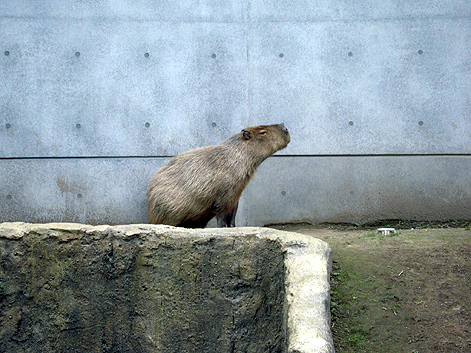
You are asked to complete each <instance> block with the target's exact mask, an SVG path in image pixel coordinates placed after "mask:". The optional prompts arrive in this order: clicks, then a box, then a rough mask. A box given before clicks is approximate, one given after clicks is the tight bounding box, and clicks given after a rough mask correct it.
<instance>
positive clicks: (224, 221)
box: [216, 203, 239, 228]
mask: <svg viewBox="0 0 471 353" xmlns="http://www.w3.org/2000/svg"><path fill="white" fill-rule="evenodd" d="M238 206H239V203H237V204H236V205H235V207H234V208H233V209H232V210H230V211H229V212H221V213H219V214H218V215H217V216H216V218H217V221H218V227H219V228H226V227H235V217H236V213H237V207H238Z"/></svg>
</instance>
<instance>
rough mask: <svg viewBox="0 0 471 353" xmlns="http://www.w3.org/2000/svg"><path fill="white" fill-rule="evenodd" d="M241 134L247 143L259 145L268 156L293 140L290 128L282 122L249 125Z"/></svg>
mask: <svg viewBox="0 0 471 353" xmlns="http://www.w3.org/2000/svg"><path fill="white" fill-rule="evenodd" d="M240 134H241V138H242V139H243V140H244V141H246V143H247V144H251V145H253V146H258V148H261V149H263V150H264V151H265V152H266V153H267V156H271V155H272V154H273V153H275V152H276V151H279V150H281V149H283V148H285V147H286V146H288V143H289V142H290V141H291V137H290V135H289V132H288V129H287V128H286V127H285V126H284V125H282V124H276V125H260V126H253V127H248V128H246V129H244V130H242V131H241V132H240ZM262 146H265V147H262Z"/></svg>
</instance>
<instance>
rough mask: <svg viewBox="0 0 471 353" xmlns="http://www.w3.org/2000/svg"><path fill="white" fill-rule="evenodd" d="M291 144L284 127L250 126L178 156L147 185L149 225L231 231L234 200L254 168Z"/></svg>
mask: <svg viewBox="0 0 471 353" xmlns="http://www.w3.org/2000/svg"><path fill="white" fill-rule="evenodd" d="M289 142H290V135H289V132H288V129H287V128H286V127H284V126H283V125H264V126H255V127H249V128H247V129H244V130H242V131H241V132H240V133H238V134H235V135H233V136H231V137H229V138H228V139H227V140H225V141H224V142H222V143H221V144H219V145H216V146H209V147H202V148H197V149H195V150H191V151H188V152H185V153H182V154H179V155H177V156H175V157H174V158H172V159H171V160H170V161H169V162H168V163H167V164H166V165H165V166H164V167H162V168H161V169H160V170H159V171H158V172H157V173H156V174H155V176H154V177H153V178H152V179H151V180H150V182H149V189H148V194H147V196H148V203H149V220H150V222H151V223H155V224H167V225H172V226H179V227H187V228H204V227H205V226H206V225H207V224H208V222H209V221H210V220H211V219H212V218H213V217H214V216H216V217H217V221H218V226H219V227H233V226H235V221H234V220H235V214H236V212H237V206H238V203H239V198H240V195H241V193H242V191H243V190H244V188H245V187H246V186H247V184H248V182H249V181H250V178H251V177H252V176H253V174H254V172H255V170H256V169H257V167H258V166H259V165H260V164H261V163H262V162H263V161H264V160H265V159H266V158H268V157H270V156H271V155H272V154H273V153H275V152H276V151H279V150H281V149H283V148H285V147H286V146H287V145H288V143H289Z"/></svg>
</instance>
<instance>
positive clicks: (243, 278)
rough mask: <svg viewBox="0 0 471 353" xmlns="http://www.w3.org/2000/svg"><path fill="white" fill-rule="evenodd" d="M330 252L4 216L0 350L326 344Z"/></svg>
mask: <svg viewBox="0 0 471 353" xmlns="http://www.w3.org/2000/svg"><path fill="white" fill-rule="evenodd" d="M330 261H331V249H330V247H329V246H328V244H326V243H324V242H322V241H320V240H317V239H312V238H310V237H307V236H304V235H301V234H296V233H288V232H282V231H277V230H272V229H266V228H235V229H204V230H188V229H181V228H173V227H167V226H149V225H130V226H114V227H110V226H95V227H93V226H87V225H81V224H65V223H61V224H26V223H3V224H0V263H1V270H0V314H1V319H0V320H1V321H0V351H1V352H15V353H19V352H35V353H36V352H133V353H134V352H146V353H147V352H149V353H150V352H175V353H177V352H179V353H181V352H224V353H227V352H267V353H268V352H270V353H272V352H293V353H294V352H298V353H301V352H302V353H304V352H306V353H307V352H333V344H332V338H331V334H330V327H329V322H330V313H329V275H330Z"/></svg>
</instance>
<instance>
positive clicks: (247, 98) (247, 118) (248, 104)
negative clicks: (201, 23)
mask: <svg viewBox="0 0 471 353" xmlns="http://www.w3.org/2000/svg"><path fill="white" fill-rule="evenodd" d="M250 5H251V3H250V0H247V16H246V19H247V26H246V31H245V55H246V56H247V66H246V85H247V86H246V88H245V101H246V111H245V122H244V125H245V126H247V125H248V124H249V121H250V112H251V108H252V107H251V101H250V30H251V19H250Z"/></svg>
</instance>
